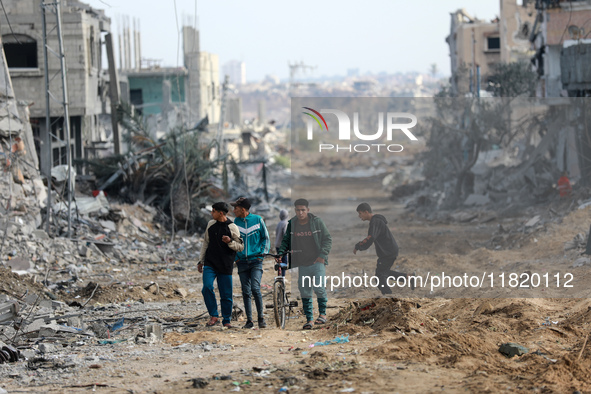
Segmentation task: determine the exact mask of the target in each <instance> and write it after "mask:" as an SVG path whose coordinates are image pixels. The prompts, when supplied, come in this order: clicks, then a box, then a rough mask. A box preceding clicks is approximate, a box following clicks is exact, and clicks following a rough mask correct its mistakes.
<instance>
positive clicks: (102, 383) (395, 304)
mask: <svg viewBox="0 0 591 394" xmlns="http://www.w3.org/2000/svg"><path fill="white" fill-rule="evenodd" d="M375 182H376V180H375V179H366V180H364V181H361V180H359V179H343V180H342V182H339V183H337V184H339V185H341V186H342V188H340V189H339V187H332V188H331V190H330V192H327V191H325V190H323V189H322V188H321V187H319V185H314V184H311V185H309V186H308V189H298V191H302V192H303V193H305V194H306V196H307V197H308V198H309V199H310V201H311V203H312V205H311V207H310V208H311V211H312V212H314V213H317V214H318V215H320V216H321V217H323V218H325V219H326V221H327V222H330V228H331V232H332V235H333V240H334V244H333V252H332V253H331V258H330V259H331V261H330V265H329V272H330V269H332V268H331V267H338V269H339V270H341V269H344V270H348V271H347V272H349V273H350V274H360V273H363V272H367V273H372V272H373V269H374V268H375V254H374V252H373V251H372V250H370V251H368V252H365V253H364V254H361V255H359V254H358V255H357V256H354V255H353V254H352V248H353V244H354V242H356V241H358V240H360V239H361V238H363V236H364V235H365V234H366V231H367V223H363V222H361V221H360V220H359V219H358V218H357V217H356V213H355V207H356V206H357V204H359V203H360V202H361V201H367V202H369V203H370V204H371V205H372V206H373V207H374V211H375V212H377V213H381V214H383V215H384V216H386V217H387V218H388V219H389V221H390V228H391V229H392V231H393V233H394V235H395V237H396V239H397V241H398V243H399V244H400V246H401V254H400V258H399V259H398V261H397V265H398V269H400V270H402V271H408V272H410V271H412V270H416V271H417V273H419V274H421V273H423V272H425V271H427V270H431V269H433V267H442V266H443V267H445V266H448V265H449V266H455V267H460V268H462V267H468V266H470V264H471V262H473V261H480V262H484V263H485V265H488V266H489V267H494V268H495V269H504V270H510V269H512V268H516V269H517V268H519V269H525V270H530V271H533V270H538V271H540V272H541V273H543V272H551V273H552V272H554V271H553V270H556V269H558V268H560V267H567V268H569V271H572V273H573V275H575V276H576V277H577V278H579V279H578V280H579V281H586V283H588V281H589V276H588V273H587V271H588V268H585V267H584V266H582V267H577V268H572V261H573V260H574V259H576V258H577V257H578V252H577V251H570V252H565V251H564V243H565V242H567V241H570V240H572V239H573V237H574V236H576V234H578V233H580V232H584V231H586V230H587V228H588V224H589V212H590V211H589V209H586V210H580V211H575V212H573V213H571V214H570V215H569V216H567V217H566V218H564V220H562V222H561V223H549V224H548V225H546V226H544V228H542V229H540V230H539V231H537V232H535V233H533V235H532V234H527V236H526V234H523V237H521V238H519V239H518V243H519V245H518V247H517V246H515V247H501V248H496V247H495V246H493V244H492V243H491V240H492V239H494V238H495V236H497V235H498V234H499V225H502V226H503V227H504V228H510V227H511V226H512V225H514V224H515V223H522V222H523V221H526V220H528V219H529V218H530V213H527V215H522V216H517V217H510V218H496V219H494V220H492V221H486V222H481V221H479V220H478V219H477V220H475V221H472V222H468V223H457V222H426V221H423V220H420V219H418V218H415V217H413V216H412V215H408V214H404V212H403V210H402V207H401V206H396V205H392V204H391V203H390V201H389V200H388V199H387V196H386V195H385V193H383V192H381V191H379V189H378V188H375V187H374V186H375ZM334 185H335V184H333V186H334ZM304 186H305V182H301V184H300V187H304ZM351 190H355V193H352V192H351ZM343 193H345V194H343ZM334 195H339V196H341V197H342V196H348V195H351V196H353V195H354V197H351V198H350V199H348V200H347V198H345V199H343V198H340V199H339V201H346V202H344V203H342V202H341V203H339V204H336V205H335V204H334V200H333V199H332V197H331V196H334ZM294 197H299V196H294ZM268 227H269V228H270V229H273V228H274V222H273V221H269V223H268ZM507 244H509V243H507ZM271 266H272V263H271V262H266V263H265V267H266V268H270V267H271ZM557 267H558V268H557ZM587 267H588V266H587ZM571 268H572V269H571ZM128 280H129V281H133V282H135V283H144V284H145V283H149V282H150V281H157V282H158V283H159V284H160V285H161V288H162V289H163V292H164V293H165V295H162V294H156V295H155V294H152V293H150V292H149V291H146V290H144V289H143V287H131V286H128V287H125V286H121V285H120V284H119V285H111V286H104V289H103V291H102V293H101V294H100V295H98V296H97V297H96V299H94V301H96V302H98V303H99V304H98V305H96V306H97V307H99V308H100V307H101V305H103V306H104V307H109V306H108V303H112V302H115V304H114V305H116V306H117V307H118V308H119V310H122V309H125V308H127V306H129V308H136V309H145V310H150V309H153V308H159V312H158V313H159V316H160V318H161V321H162V322H165V323H166V322H167V323H171V322H175V321H177V322H184V323H183V324H178V325H177V326H176V327H175V326H174V325H172V324H169V325H165V327H168V328H167V329H166V330H165V336H164V341H163V342H156V343H144V344H142V343H136V342H134V340H133V337H134V335H132V332H133V330H132V329H130V330H129V333H128V334H126V335H125V334H122V335H121V336H120V338H122V339H125V341H122V342H120V343H114V344H108V345H100V344H98V343H97V341H96V339H94V338H93V339H85V340H76V339H72V340H71V341H70V342H69V343H68V344H67V345H65V346H64V345H63V344H62V345H61V347H58V348H57V349H54V351H53V352H50V353H48V354H46V356H45V358H46V359H48V360H55V362H53V363H52V364H50V365H49V364H47V363H46V364H44V365H45V366H40V365H41V364H39V365H37V367H38V368H34V366H35V365H33V364H31V363H30V362H29V364H28V365H27V364H26V363H25V362H20V363H17V364H1V365H0V374H1V375H0V376H2V379H1V383H0V387H2V388H4V389H5V390H7V391H8V392H9V393H10V392H68V393H69V392H89V391H93V392H94V391H96V392H135V393H138V392H158V393H169V392H170V393H172V392H175V393H180V392H196V391H197V392H198V391H199V390H205V391H210V390H221V391H225V392H228V391H245V392H269V393H271V392H275V393H277V392H291V393H294V392H312V393H320V392H323V393H325V392H358V393H382V392H388V393H389V392H399V393H417V392H420V393H422V392H427V393H429V392H438V393H439V392H452V393H453V392H463V393H464V392H491V393H492V392H499V391H508V392H532V391H533V392H575V391H581V392H587V391H591V350H590V348H591V345H589V344H587V345H586V346H585V345H584V344H585V342H586V338H587V337H588V334H589V332H590V326H589V323H590V322H591V301H589V299H587V298H516V297H511V298H506V297H508V296H511V294H512V293H511V291H510V290H507V289H505V290H503V291H501V290H500V289H499V291H498V292H497V293H495V296H496V297H497V298H490V297H489V298H476V297H477V296H478V295H477V294H474V293H470V292H469V291H466V292H464V293H462V297H461V298H437V297H431V298H426V297H423V296H420V294H421V293H420V291H416V292H415V293H412V292H410V293H408V292H407V293H408V294H407V293H405V294H404V295H405V297H404V298H386V299H384V298H376V297H377V296H378V295H379V292H378V291H377V290H376V289H344V290H341V291H336V292H333V294H332V298H331V299H330V301H329V306H330V307H331V308H330V309H329V322H328V324H326V325H325V326H317V327H315V329H314V330H312V331H302V330H301V327H302V325H303V323H304V320H303V318H298V316H296V318H294V319H291V320H289V321H288V327H287V328H286V330H279V329H276V328H273V327H272V324H270V325H269V326H270V328H267V329H263V330H258V329H255V330H242V329H240V328H236V329H229V330H228V329H221V328H219V327H215V328H211V329H208V328H205V327H204V323H205V320H204V319H200V320H196V321H194V322H192V323H191V324H188V323H187V319H190V318H193V317H195V316H198V315H200V314H202V313H203V312H204V311H205V308H204V305H203V302H202V298H201V295H200V289H201V284H200V274H199V273H198V272H197V271H196V269H195V268H191V267H187V269H185V270H183V271H175V270H168V271H159V272H154V274H153V275H147V276H146V275H144V276H133V273H130V274H129V278H128ZM272 281H273V273H272V272H271V269H266V271H265V274H264V277H263V290H264V291H263V294H268V293H269V289H270V285H271V284H272ZM577 283H579V282H577ZM173 284H174V286H183V287H185V288H187V289H188V290H189V291H188V295H187V296H186V298H185V299H184V300H181V299H180V297H178V296H174V295H173V292H172V287H173ZM576 291H579V292H580V293H581V294H584V292H585V291H587V289H575V292H576ZM234 294H235V296H236V297H235V302H236V303H237V304H238V305H239V306H241V305H242V300H241V298H240V290H239V280H238V277H237V275H234ZM296 294H297V292H295V293H294V296H295V295H296ZM400 295H401V294H396V293H395V296H400ZM430 295H431V296H433V295H434V294H430ZM435 295H437V294H435ZM549 295H551V291H549ZM140 299H141V300H142V303H141V304H140V303H139V302H137V301H139V300H140ZM265 301H266V303H270V297H269V296H268V295H267V296H266V298H265ZM156 302H158V303H156ZM111 305H112V304H111ZM183 319H184V320H183ZM267 320H268V321H269V322H272V314H271V313H270V310H267ZM242 324H243V322H241V321H238V322H237V326H238V327H240V326H241V325H242ZM336 338H341V339H343V340H344V339H346V341H345V342H344V343H337V344H329V345H326V346H312V345H313V344H314V343H317V342H323V341H329V340H334V339H336ZM46 341H49V340H46ZM40 342H42V341H40ZM508 342H512V343H516V344H519V345H522V346H524V347H526V348H527V350H528V353H527V354H524V355H522V356H516V357H513V358H508V357H506V356H504V355H503V354H501V353H500V352H499V346H500V345H501V344H503V343H508ZM60 343H61V342H60ZM32 367H33V368H32ZM199 387H202V388H199Z"/></svg>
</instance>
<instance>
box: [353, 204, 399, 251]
mask: <svg viewBox="0 0 591 394" xmlns="http://www.w3.org/2000/svg"><path fill="white" fill-rule="evenodd" d="M374 243H375V245H376V253H377V255H378V259H382V258H396V257H398V244H397V243H396V240H395V239H394V236H393V235H392V232H391V231H390V229H389V228H388V221H387V220H386V218H385V217H384V216H382V215H377V214H374V215H373V216H372V218H371V220H370V221H369V229H368V230H367V238H365V239H364V240H363V241H361V242H358V243H357V244H355V249H357V250H367V249H368V248H369V247H370V246H371V245H372V244H374Z"/></svg>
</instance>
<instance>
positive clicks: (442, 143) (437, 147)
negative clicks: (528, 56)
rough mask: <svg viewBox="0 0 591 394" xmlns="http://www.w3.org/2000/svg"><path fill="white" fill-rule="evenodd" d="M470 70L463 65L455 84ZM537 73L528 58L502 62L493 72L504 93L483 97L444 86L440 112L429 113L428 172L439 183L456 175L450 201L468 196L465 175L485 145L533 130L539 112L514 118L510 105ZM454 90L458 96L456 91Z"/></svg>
mask: <svg viewBox="0 0 591 394" xmlns="http://www.w3.org/2000/svg"><path fill="white" fill-rule="evenodd" d="M464 74H465V70H464V68H463V67H462V68H459V69H458V72H457V73H456V74H455V75H454V77H452V78H456V79H455V80H454V82H456V83H455V86H456V89H457V87H458V86H459V85H461V84H460V83H458V81H459V80H460V79H461V77H462V76H463V75H464ZM536 78H537V77H536V74H535V73H534V72H532V71H530V70H529V69H528V68H527V66H526V65H525V64H523V63H512V64H507V65H498V66H496V67H495V71H494V74H493V75H492V76H491V77H490V80H491V81H492V82H491V85H490V86H492V87H493V88H494V91H495V95H496V96H497V97H499V98H495V99H481V98H477V97H473V96H472V95H471V94H464V95H460V93H459V91H461V90H460V89H457V90H455V91H454V89H453V85H452V87H444V88H442V89H441V91H440V92H439V93H438V94H437V95H436V97H435V106H436V111H437V116H436V117H433V118H431V119H430V123H431V125H430V132H429V133H428V135H429V137H428V139H427V146H428V148H429V150H428V151H427V152H426V153H425V156H424V160H425V166H424V172H425V176H426V177H427V178H428V179H430V180H432V181H435V182H437V183H439V184H440V185H441V184H442V183H445V182H447V181H449V180H455V186H454V189H453V193H452V195H451V196H448V197H449V198H448V199H447V202H448V204H449V205H451V206H453V205H457V204H459V203H460V202H461V201H462V200H463V197H464V192H465V189H466V187H465V186H466V180H467V179H468V175H469V174H470V173H471V169H472V168H473V167H474V165H475V164H476V162H477V161H478V158H479V155H480V152H481V151H482V150H488V149H491V148H492V147H494V146H497V147H500V148H504V147H507V146H509V144H510V143H511V142H512V141H513V140H514V138H515V137H516V136H517V135H520V134H523V133H531V132H532V128H531V127H528V126H529V125H530V124H531V123H532V122H536V118H535V117H528V118H526V119H520V120H517V121H515V120H514V119H513V118H512V110H511V105H512V103H513V100H514V99H515V98H516V97H523V96H528V95H530V94H532V93H533V91H534V87H535V79H536ZM454 96H455V97H454Z"/></svg>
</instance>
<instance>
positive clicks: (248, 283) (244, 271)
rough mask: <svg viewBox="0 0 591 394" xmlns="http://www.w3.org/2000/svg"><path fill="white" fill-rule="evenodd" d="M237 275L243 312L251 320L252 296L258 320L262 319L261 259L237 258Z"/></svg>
mask: <svg viewBox="0 0 591 394" xmlns="http://www.w3.org/2000/svg"><path fill="white" fill-rule="evenodd" d="M236 265H237V266H238V276H239V277H240V284H241V286H242V298H243V299H244V313H245V314H246V319H247V320H248V321H253V320H252V298H254V303H255V305H256V308H257V317H258V321H261V320H263V318H264V317H263V295H262V294H261V277H262V276H263V260H249V261H244V260H239V261H237V262H236Z"/></svg>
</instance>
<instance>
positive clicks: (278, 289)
mask: <svg viewBox="0 0 591 394" xmlns="http://www.w3.org/2000/svg"><path fill="white" fill-rule="evenodd" d="M285 254H287V259H288V265H287V266H288V267H289V258H290V252H287V253H284V254H272V253H266V254H264V255H261V256H257V257H263V258H265V257H274V258H275V259H279V258H281V257H283V256H284V255H285ZM274 270H275V271H277V276H275V281H274V282H273V314H274V316H275V324H276V325H277V327H278V328H280V329H282V330H283V329H285V322H286V321H287V320H289V318H290V316H291V314H292V313H293V308H296V307H297V306H298V302H297V301H290V300H289V297H288V295H287V291H286V289H285V277H284V276H283V275H282V273H283V268H282V267H281V265H280V264H279V263H277V262H276V263H275V267H274Z"/></svg>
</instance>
